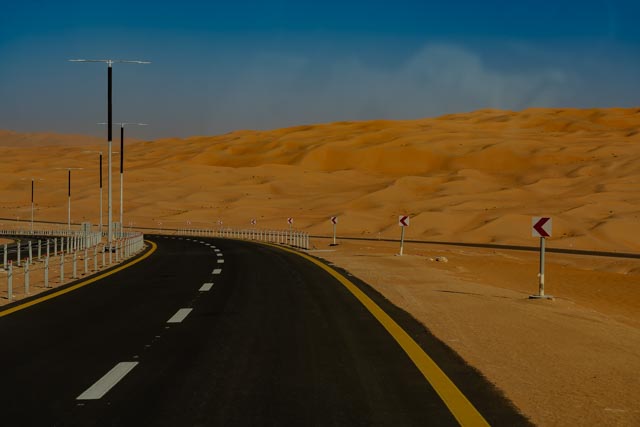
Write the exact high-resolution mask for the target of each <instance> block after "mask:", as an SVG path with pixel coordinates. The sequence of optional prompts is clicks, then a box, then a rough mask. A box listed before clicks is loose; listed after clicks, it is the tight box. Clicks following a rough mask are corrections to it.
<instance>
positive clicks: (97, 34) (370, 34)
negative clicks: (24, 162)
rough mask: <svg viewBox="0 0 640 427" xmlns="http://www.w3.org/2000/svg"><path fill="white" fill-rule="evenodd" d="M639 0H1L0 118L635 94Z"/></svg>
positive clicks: (395, 110) (174, 120)
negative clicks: (107, 61)
mask: <svg viewBox="0 0 640 427" xmlns="http://www.w3.org/2000/svg"><path fill="white" fill-rule="evenodd" d="M639 17H640V2H637V1H635V2H632V1H588V0H587V1H581V2H574V1H554V2H543V1H540V0H538V1H529V0H525V1H518V2H514V1H484V2H478V1H457V2H456V1H449V2H428V1H405V0H398V1H378V0H369V1H342V2H340V1H333V0H325V1H322V2H305V1H292V0H279V1H270V2H264V1H256V0H254V1H236V2H215V1H210V2H198V1H190V0H183V1H180V2H168V1H153V2H152V1H144V2H123V1H112V2H90V1H58V2H53V1H34V0H23V1H19V2H18V1H11V2H7V1H4V0H3V4H2V13H1V14H0V128H2V129H12V130H18V131H55V132H63V133H86V134H94V135H103V134H104V129H103V128H100V127H99V126H97V125H94V123H96V122H99V121H104V120H105V119H106V74H107V70H106V66H105V65H103V64H73V63H69V62H67V61H66V60H67V59H71V58H120V59H147V60H151V61H153V64H151V65H118V64H116V66H115V68H114V119H115V120H125V121H144V122H148V123H149V124H150V125H151V126H149V127H148V128H134V129H132V130H131V134H132V136H136V137H138V138H159V137H170V136H189V135H205V134H209V135H211V134H220V133H225V132H228V131H231V130H234V129H270V128H278V127H283V126H290V125H296V124H303V123H318V122H329V121H340V120H367V119H377V118H386V119H413V118H421V117H431V116H438V115H441V114H446V113H452V112H462V111H472V110H476V109H480V108H503V109H515V110H520V109H524V108H527V107H533V106H538V107H612V106H621V107H631V106H638V105H640V101H639V100H640V84H638V83H640V25H638V23H637V20H638V18H639Z"/></svg>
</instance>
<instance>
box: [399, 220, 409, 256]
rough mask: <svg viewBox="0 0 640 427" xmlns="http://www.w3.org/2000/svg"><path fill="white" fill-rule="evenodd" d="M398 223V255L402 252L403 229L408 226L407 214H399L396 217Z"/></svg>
mask: <svg viewBox="0 0 640 427" xmlns="http://www.w3.org/2000/svg"><path fill="white" fill-rule="evenodd" d="M398 225H399V226H400V230H401V232H400V256H402V253H403V252H404V229H405V227H408V226H409V215H400V216H399V217H398Z"/></svg>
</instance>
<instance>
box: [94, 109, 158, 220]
mask: <svg viewBox="0 0 640 427" xmlns="http://www.w3.org/2000/svg"><path fill="white" fill-rule="evenodd" d="M98 124H99V125H109V124H108V123H98ZM116 124H119V125H120V230H123V229H124V215H123V212H124V209H123V206H124V127H125V125H136V126H147V124H146V123H132V122H120V123H116Z"/></svg>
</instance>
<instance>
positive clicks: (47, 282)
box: [44, 254, 49, 288]
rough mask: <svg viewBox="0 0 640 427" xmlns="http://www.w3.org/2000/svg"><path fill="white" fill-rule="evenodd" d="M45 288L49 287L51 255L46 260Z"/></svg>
mask: <svg viewBox="0 0 640 427" xmlns="http://www.w3.org/2000/svg"><path fill="white" fill-rule="evenodd" d="M44 287H45V288H48V287H49V254H47V257H46V258H45V259H44Z"/></svg>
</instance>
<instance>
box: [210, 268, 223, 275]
mask: <svg viewBox="0 0 640 427" xmlns="http://www.w3.org/2000/svg"><path fill="white" fill-rule="evenodd" d="M220 273H222V269H221V268H216V269H214V270H213V272H212V274H220Z"/></svg>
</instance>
